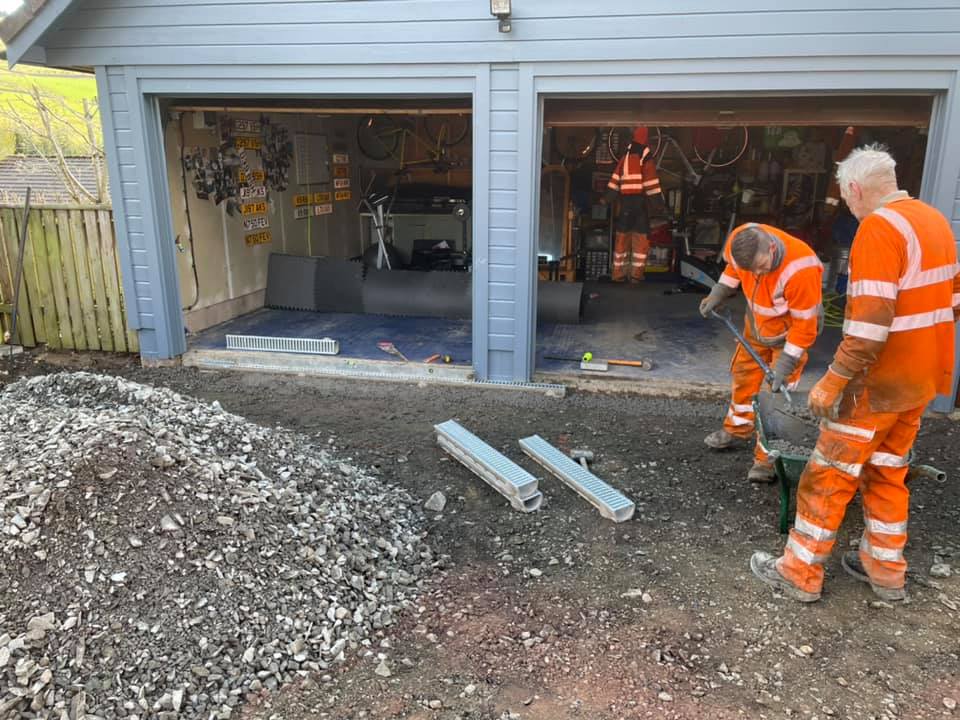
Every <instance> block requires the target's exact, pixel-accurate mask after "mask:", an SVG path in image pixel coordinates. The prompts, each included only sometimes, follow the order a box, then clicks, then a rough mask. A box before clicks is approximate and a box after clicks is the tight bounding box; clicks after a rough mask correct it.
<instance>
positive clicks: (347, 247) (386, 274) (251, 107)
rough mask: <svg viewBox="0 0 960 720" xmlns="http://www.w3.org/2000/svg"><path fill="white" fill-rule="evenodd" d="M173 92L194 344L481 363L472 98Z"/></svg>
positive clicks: (170, 159)
mask: <svg viewBox="0 0 960 720" xmlns="http://www.w3.org/2000/svg"><path fill="white" fill-rule="evenodd" d="M165 105H166V107H165V108H164V117H165V118H166V125H165V129H164V139H165V153H166V167H167V182H168V187H169V189H170V200H171V203H170V207H171V215H172V221H173V228H174V234H175V237H176V245H177V250H178V252H177V261H178V273H179V282H180V292H181V304H182V308H183V317H184V324H185V330H186V332H187V334H188V348H189V349H188V355H190V353H191V352H194V353H195V352H197V351H205V352H214V353H216V352H223V351H226V350H228V349H233V350H239V351H254V352H259V353H260V354H261V355H264V354H265V353H263V352H262V351H264V350H269V351H279V352H281V353H282V352H293V353H298V354H301V355H302V354H313V355H318V356H321V357H318V358H317V359H318V360H321V359H323V358H322V356H323V355H331V354H332V355H336V356H339V357H341V358H344V357H351V358H367V359H370V360H386V361H398V360H399V356H398V355H396V354H392V355H391V354H389V353H388V352H387V351H385V350H384V349H383V347H387V348H388V349H389V348H390V346H383V345H382V344H383V343H393V345H392V347H393V348H395V349H396V350H397V352H399V353H400V354H402V355H403V356H404V357H406V358H407V359H408V360H409V361H410V362H411V363H412V362H421V361H423V360H425V359H427V358H430V357H434V360H433V361H432V362H436V363H443V362H444V360H445V359H449V361H450V362H451V363H456V364H466V365H469V364H470V345H471V326H470V316H471V303H470V299H471V295H470V292H471V291H470V270H471V247H472V227H471V222H470V217H471V212H470V211H471V206H472V195H471V192H472V167H473V158H472V123H471V108H470V99H469V98H437V99H430V100H423V99H418V100H411V99H402V98H395V99H385V98H377V99H376V100H371V99H366V100H359V99H350V100H345V99H337V100H333V99H327V100H324V101H322V102H319V101H311V102H300V101H293V100H277V99H270V100H264V99H257V100H251V99H244V100H233V99H232V100H230V101H224V100H223V99H217V100H216V101H209V100H201V99H196V98H191V99H190V100H177V99H171V100H169V101H167V103H166V104H165ZM228 336H229V338H230V343H229V346H228ZM300 340H307V341H309V342H307V343H303V342H297V341H300ZM327 340H329V341H331V342H327Z"/></svg>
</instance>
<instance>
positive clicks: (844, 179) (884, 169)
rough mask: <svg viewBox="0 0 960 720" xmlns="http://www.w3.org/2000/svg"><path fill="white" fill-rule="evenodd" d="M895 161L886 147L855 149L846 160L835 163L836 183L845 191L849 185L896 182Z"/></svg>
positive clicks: (874, 146) (877, 144)
mask: <svg viewBox="0 0 960 720" xmlns="http://www.w3.org/2000/svg"><path fill="white" fill-rule="evenodd" d="M896 167H897V161H896V160H894V159H893V156H892V155H891V154H890V153H889V152H888V151H887V148H886V146H884V145H880V144H879V143H874V144H873V145H864V146H863V147H859V148H856V149H855V150H853V151H851V153H850V154H849V155H847V159H846V160H844V161H842V162H839V163H837V182H838V183H840V188H841V189H842V190H845V189H846V188H848V187H850V183H857V184H858V185H861V186H870V185H873V184H877V183H885V182H892V183H896V182H897V172H896Z"/></svg>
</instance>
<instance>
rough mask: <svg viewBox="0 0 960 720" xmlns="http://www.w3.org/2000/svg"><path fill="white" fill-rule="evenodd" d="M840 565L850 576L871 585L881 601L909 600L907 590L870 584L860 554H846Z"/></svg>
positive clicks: (852, 551) (854, 551) (853, 552)
mask: <svg viewBox="0 0 960 720" xmlns="http://www.w3.org/2000/svg"><path fill="white" fill-rule="evenodd" d="M840 564H841V565H842V566H843V569H844V570H846V571H847V574H848V575H851V576H853V577H855V578H856V579H857V580H859V581H860V582H865V583H867V584H868V585H870V589H871V590H873V592H874V594H875V595H876V596H877V597H878V598H880V599H881V600H886V601H887V602H900V601H902V600H906V599H907V589H906V588H902V587H901V588H889V587H883V586H882V585H874V584H873V583H872V582H870V576H869V575H867V571H866V569H864V567H863V561H862V560H860V553H858V552H857V551H856V550H850V551H849V552H845V553H844V554H843V557H841V558H840Z"/></svg>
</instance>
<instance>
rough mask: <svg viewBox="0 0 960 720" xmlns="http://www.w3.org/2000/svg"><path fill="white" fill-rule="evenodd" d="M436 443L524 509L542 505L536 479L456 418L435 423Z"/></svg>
mask: <svg viewBox="0 0 960 720" xmlns="http://www.w3.org/2000/svg"><path fill="white" fill-rule="evenodd" d="M434 429H435V430H436V431H437V443H438V444H439V445H440V447H442V448H443V449H444V450H446V451H447V452H448V453H449V454H450V455H452V456H453V457H454V458H456V459H457V460H459V461H460V462H461V463H463V465H465V466H466V467H467V468H468V469H469V470H471V471H472V472H474V473H475V474H476V475H478V476H479V477H480V478H481V479H482V480H484V481H485V482H486V483H487V484H488V485H490V487H492V488H493V489H494V490H496V491H497V492H499V493H500V494H501V495H503V496H504V497H505V498H506V499H507V500H509V501H510V504H511V505H512V506H513V507H514V508H515V509H517V510H520V511H521V512H532V511H533V510H536V509H538V508H539V507H540V505H541V503H542V502H543V495H542V494H541V493H540V491H539V490H538V489H537V479H536V478H535V477H533V475H531V474H530V473H528V472H527V471H526V470H524V469H523V468H522V467H520V466H519V465H517V464H516V463H515V462H513V461H512V460H510V459H509V458H507V457H505V456H503V455H502V454H500V453H499V452H497V451H496V450H494V449H493V448H492V447H490V446H489V445H487V444H486V443H485V442H483V441H482V440H481V439H480V438H478V437H477V436H476V435H474V434H473V433H471V432H469V431H468V430H466V429H465V428H463V427H462V426H461V425H460V424H459V423H457V422H456V421H454V420H448V421H447V422H445V423H441V424H440V425H435V426H434Z"/></svg>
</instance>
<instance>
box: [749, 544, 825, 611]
mask: <svg viewBox="0 0 960 720" xmlns="http://www.w3.org/2000/svg"><path fill="white" fill-rule="evenodd" d="M750 570H751V571H752V572H753V574H754V575H756V576H757V577H758V578H760V579H761V580H762V581H763V582H765V583H766V584H767V585H769V586H770V587H772V588H774V589H775V590H779V591H780V592H782V593H783V594H784V595H786V596H787V597H789V598H793V599H794V600H799V601H800V602H805V603H808V602H816V601H817V600H819V599H820V593H812V592H807V591H805V590H801V589H800V588H798V587H797V586H796V585H794V584H793V583H792V582H790V581H789V580H787V579H786V578H785V577H784V576H783V575H781V574H780V571H779V570H777V559H776V558H775V557H773V556H772V555H770V554H769V553H765V552H755V553H754V554H753V557H751V558H750Z"/></svg>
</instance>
